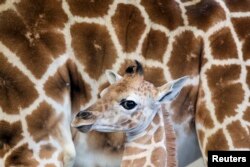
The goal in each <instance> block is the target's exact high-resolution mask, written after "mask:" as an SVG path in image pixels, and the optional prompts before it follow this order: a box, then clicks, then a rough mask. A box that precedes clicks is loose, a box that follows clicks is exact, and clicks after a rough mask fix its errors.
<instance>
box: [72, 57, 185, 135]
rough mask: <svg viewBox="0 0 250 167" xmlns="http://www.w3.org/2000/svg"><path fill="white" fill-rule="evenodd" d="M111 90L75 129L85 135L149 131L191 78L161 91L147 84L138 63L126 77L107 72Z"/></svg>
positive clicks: (76, 121)
mask: <svg viewBox="0 0 250 167" xmlns="http://www.w3.org/2000/svg"><path fill="white" fill-rule="evenodd" d="M106 75H107V78H108V81H109V82H110V84H111V85H110V86H109V87H107V88H106V89H104V90H103V91H102V92H101V98H100V99H99V100H98V101H97V102H96V103H95V104H93V105H92V106H90V107H88V108H87V109H85V110H84V111H80V112H79V113H78V114H77V115H76V116H75V118H74V120H73V121H72V126H73V127H75V128H78V129H79V130H80V131H82V132H88V131H90V130H96V131H100V132H117V131H122V132H125V133H127V134H128V133H129V134H130V135H135V134H138V133H140V132H142V131H143V130H145V129H146V128H147V126H148V125H149V124H150V122H151V121H152V119H153V118H154V116H155V114H156V112H157V111H158V109H159V107H160V104H161V103H163V102H167V101H171V100H173V99H174V98H175V97H176V96H177V95H178V94H179V92H180V91H181V89H182V87H183V86H184V83H185V81H186V80H187V79H188V77H183V78H180V79H177V80H174V81H171V82H169V83H167V84H164V85H163V86H161V87H155V86H154V85H153V84H151V83H149V82H147V81H145V80H144V77H143V67H142V65H141V64H140V63H139V62H137V61H135V65H132V66H129V67H128V68H127V69H126V73H125V75H124V76H123V77H121V76H120V75H118V74H117V73H115V72H113V71H111V70H107V71H106Z"/></svg>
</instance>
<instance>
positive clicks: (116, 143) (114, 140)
mask: <svg viewBox="0 0 250 167" xmlns="http://www.w3.org/2000/svg"><path fill="white" fill-rule="evenodd" d="M96 139H98V140H96ZM125 139H126V136H125V134H124V133H100V132H95V131H92V132H89V134H88V138H87V143H88V145H89V146H90V147H91V149H93V150H98V151H103V152H104V153H105V154H112V155H116V156H121V155H122V153H123V151H124V144H125Z"/></svg>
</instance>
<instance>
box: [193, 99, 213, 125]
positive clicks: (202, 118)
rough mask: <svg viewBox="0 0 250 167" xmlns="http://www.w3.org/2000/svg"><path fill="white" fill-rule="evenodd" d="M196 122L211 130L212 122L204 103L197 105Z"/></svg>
mask: <svg viewBox="0 0 250 167" xmlns="http://www.w3.org/2000/svg"><path fill="white" fill-rule="evenodd" d="M195 119H196V121H197V122H199V123H200V124H202V125H203V126H204V127H205V128H213V127H214V122H213V120H212V118H211V114H210V111H209V110H208V109H207V107H206V104H205V102H201V103H199V105H198V108H197V111H196V118H195Z"/></svg>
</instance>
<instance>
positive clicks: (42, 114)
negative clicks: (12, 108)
mask: <svg viewBox="0 0 250 167" xmlns="http://www.w3.org/2000/svg"><path fill="white" fill-rule="evenodd" d="M55 112H56V111H55V110H54V109H53V108H52V107H51V106H50V105H49V104H47V103H46V102H42V103H40V104H39V106H38V108H37V109H36V110H35V111H33V112H32V114H31V115H28V116H27V117H26V121H27V124H28V131H29V132H30V134H31V136H32V137H33V138H34V140H35V141H36V142H39V141H41V140H44V139H46V140H47V139H48V137H49V136H50V135H53V136H56V135H57V133H60V132H58V130H59V129H58V128H59V127H58V124H59V122H60V121H61V120H62V116H56V115H55ZM57 137H58V136H57Z"/></svg>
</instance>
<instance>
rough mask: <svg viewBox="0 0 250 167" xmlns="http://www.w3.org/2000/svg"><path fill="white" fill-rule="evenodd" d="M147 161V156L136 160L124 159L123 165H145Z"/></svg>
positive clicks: (124, 166) (122, 166)
mask: <svg viewBox="0 0 250 167" xmlns="http://www.w3.org/2000/svg"><path fill="white" fill-rule="evenodd" d="M145 163H146V158H145V157H144V158H139V159H134V160H124V161H122V164H121V167H128V166H138V167H139V166H144V164H145Z"/></svg>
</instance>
